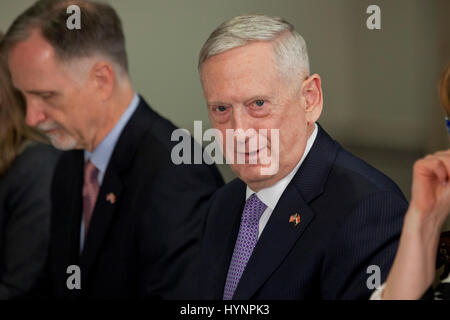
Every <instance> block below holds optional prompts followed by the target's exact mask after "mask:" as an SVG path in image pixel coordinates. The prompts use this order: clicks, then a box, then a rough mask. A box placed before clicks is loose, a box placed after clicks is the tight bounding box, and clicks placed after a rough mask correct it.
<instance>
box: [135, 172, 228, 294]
mask: <svg viewBox="0 0 450 320" xmlns="http://www.w3.org/2000/svg"><path fill="white" fill-rule="evenodd" d="M217 174H218V172H217V171H216V170H213V169H212V168H211V167H207V166H205V165H180V166H170V167H168V168H167V169H165V170H162V171H160V172H158V173H157V174H156V175H155V177H154V179H152V181H151V183H150V185H149V187H148V189H147V190H146V192H147V193H148V195H149V198H150V195H151V199H152V200H151V201H152V202H151V204H150V206H149V208H150V209H149V210H148V211H146V212H143V213H142V220H141V224H140V226H139V235H140V240H139V242H140V244H139V248H140V255H139V256H140V258H141V259H142V261H141V262H140V263H139V265H140V270H141V271H140V280H139V281H140V283H141V284H142V288H141V296H143V297H145V298H162V299H195V298H198V293H197V287H198V276H199V274H198V268H199V253H200V252H199V246H200V239H201V236H202V232H203V226H204V222H205V219H206V213H207V205H208V201H209V199H210V198H211V196H212V195H213V193H214V192H215V190H216V189H217V188H218V187H220V186H221V185H222V184H223V180H222V178H221V177H220V176H217Z"/></svg>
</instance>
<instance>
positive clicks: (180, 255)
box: [5, 0, 222, 299]
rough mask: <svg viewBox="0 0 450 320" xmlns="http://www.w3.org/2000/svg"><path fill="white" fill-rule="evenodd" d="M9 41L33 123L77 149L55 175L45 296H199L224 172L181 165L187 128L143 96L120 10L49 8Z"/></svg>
mask: <svg viewBox="0 0 450 320" xmlns="http://www.w3.org/2000/svg"><path fill="white" fill-rule="evenodd" d="M70 5H77V6H78V7H79V8H80V12H81V28H80V29H74V30H69V29H68V28H67V25H66V22H67V19H68V14H67V8H68V7H69V6H70ZM5 43H6V46H7V49H8V53H9V55H8V61H9V67H10V70H11V75H12V80H13V83H14V85H15V87H16V88H17V89H19V90H20V91H21V92H22V93H23V95H24V96H25V98H26V101H27V114H26V121H27V123H28V124H29V125H30V126H32V127H37V128H39V129H41V130H43V131H44V132H45V133H46V134H47V135H48V137H49V138H50V140H51V142H52V144H53V145H54V146H55V147H56V148H58V149H61V150H67V152H65V154H64V155H63V156H62V158H61V160H60V161H59V164H58V166H57V168H56V172H55V176H54V180H53V188H52V190H53V191H52V199H53V212H52V220H51V237H50V248H49V257H48V259H47V265H46V272H45V274H44V277H43V279H42V281H40V285H39V288H38V289H37V291H39V292H46V293H47V294H49V295H50V296H52V297H57V298H79V297H82V298H135V297H150V298H166V299H182V298H193V297H195V292H194V291H193V288H194V282H195V281H196V271H197V268H198V265H197V261H198V259H197V254H198V242H199V238H200V232H201V227H202V226H203V219H204V214H205V203H206V201H207V200H208V199H209V198H210V196H211V195H212V194H213V192H214V191H215V190H216V189H217V188H218V187H219V186H220V185H221V184H222V178H221V177H220V174H219V173H218V171H217V169H216V168H215V167H213V166H206V165H195V166H188V165H179V166H176V165H174V164H173V163H172V161H171V157H170V154H171V149H172V144H173V143H172V142H171V140H170V137H171V133H172V131H173V130H175V129H176V128H175V126H174V125H172V124H171V123H170V122H169V121H168V120H166V119H164V118H163V117H161V116H160V115H158V114H157V113H156V112H154V111H153V110H152V109H151V108H150V107H149V106H148V105H147V103H146V102H145V101H144V99H143V98H142V97H140V96H139V95H137V94H136V93H135V91H134V89H133V87H132V84H131V81H130V77H129V74H128V64H127V54H126V50H125V39H124V34H123V31H122V25H121V21H120V18H119V17H118V16H117V14H116V12H115V11H114V9H113V8H111V7H110V6H109V5H106V4H100V3H95V2H90V1H57V0H48V1H46V0H42V1H37V2H36V3H35V4H34V5H32V6H31V7H30V8H29V9H27V10H26V11H25V12H24V13H23V14H21V15H20V16H19V17H18V18H17V19H16V20H15V21H14V22H13V24H12V26H11V27H10V29H9V31H8V33H7V35H6V38H5ZM191 141H192V140H191ZM77 268H79V271H80V273H81V283H77V280H76V275H77V272H78V271H77Z"/></svg>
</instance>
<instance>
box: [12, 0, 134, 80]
mask: <svg viewBox="0 0 450 320" xmlns="http://www.w3.org/2000/svg"><path fill="white" fill-rule="evenodd" d="M71 5H76V6H78V7H79V8H80V13H81V16H80V21H81V26H80V27H81V29H74V30H70V29H69V28H68V27H67V20H68V19H69V17H70V15H71V14H68V13H67V8H68V7H69V6H71ZM34 28H38V29H39V30H40V32H41V34H42V36H43V38H44V39H45V40H47V41H48V42H49V43H50V44H51V45H52V46H53V48H54V49H55V53H56V57H57V58H59V59H60V60H61V61H68V60H71V59H73V58H83V57H87V56H90V55H92V54H102V55H105V56H106V57H107V58H110V59H112V61H113V62H115V63H116V64H117V65H118V66H120V67H121V69H122V71H125V72H126V73H127V72H128V62H127V54H126V50H125V37H124V34H123V30H122V22H121V21H120V18H119V16H118V15H117V13H116V11H115V10H114V9H113V8H112V7H111V6H109V5H107V4H103V3H98V2H91V1H81V0H39V1H37V2H36V3H35V4H33V5H32V6H31V7H30V8H28V9H27V10H26V11H25V12H23V13H22V14H21V15H20V16H19V17H17V18H16V19H15V20H14V22H13V23H12V25H11V26H10V28H9V30H8V32H7V33H6V35H5V50H9V49H10V48H11V47H12V46H14V45H15V44H17V43H19V42H21V41H24V40H25V39H26V38H27V37H28V36H29V35H30V31H31V30H32V29H34Z"/></svg>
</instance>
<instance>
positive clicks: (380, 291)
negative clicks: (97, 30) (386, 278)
mask: <svg viewBox="0 0 450 320" xmlns="http://www.w3.org/2000/svg"><path fill="white" fill-rule="evenodd" d="M385 287H386V282H385V283H383V284H382V285H381V287H378V288H377V289H375V291H374V292H373V293H372V295H371V296H370V300H383V299H382V296H383V291H384V288H385Z"/></svg>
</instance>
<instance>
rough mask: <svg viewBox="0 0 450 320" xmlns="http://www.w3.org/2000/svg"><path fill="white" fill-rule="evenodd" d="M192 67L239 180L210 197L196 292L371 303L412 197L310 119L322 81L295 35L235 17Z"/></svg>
mask: <svg viewBox="0 0 450 320" xmlns="http://www.w3.org/2000/svg"><path fill="white" fill-rule="evenodd" d="M199 73H200V77H201V83H202V87H203V93H204V97H205V100H206V102H207V109H208V114H209V118H210V121H211V125H212V126H213V127H214V128H215V129H217V130H218V131H220V133H221V136H222V137H225V138H224V139H223V141H222V142H223V146H222V151H223V153H224V156H225V158H226V159H227V161H228V163H230V165H231V168H232V170H233V171H234V172H235V174H236V175H237V177H238V178H237V179H235V180H234V181H232V182H230V183H228V184H227V185H226V186H224V187H222V188H221V189H219V191H217V192H216V193H215V195H214V197H213V199H212V201H211V203H210V205H209V209H208V210H209V211H208V219H207V223H206V229H205V234H204V237H203V242H202V256H201V259H202V261H201V274H202V277H201V282H200V293H201V298H203V299H224V300H229V299H238V300H242V299H368V298H369V297H370V295H371V292H373V290H374V289H375V288H376V287H377V286H378V285H379V284H380V283H382V282H383V281H384V280H385V278H386V276H387V273H388V272H389V269H390V267H391V264H392V262H393V259H394V255H395V252H396V249H397V246H398V239H399V235H400V231H401V226H402V221H403V216H404V213H405V212H406V209H407V206H408V204H407V201H406V200H405V198H404V196H403V194H402V193H401V191H400V190H399V188H398V187H397V185H396V184H395V183H394V182H393V181H391V180H390V179H389V178H388V177H386V176H385V175H384V174H382V173H381V172H379V171H378V170H376V169H375V168H373V167H371V166H370V165H368V164H367V163H365V162H364V161H362V160H361V159H358V158H357V157H355V156H353V155H352V154H350V153H349V152H347V151H346V150H345V149H343V148H342V147H341V146H340V145H339V143H337V142H336V141H335V140H333V139H332V138H331V137H330V136H329V135H328V134H327V133H326V132H325V130H324V129H323V128H322V127H321V126H320V125H319V124H318V123H317V120H318V119H319V116H320V114H321V113H322V107H323V97H322V87H321V78H320V76H319V75H317V74H311V73H310V71H309V61H308V54H307V50H306V44H305V41H304V40H303V38H302V37H301V36H300V35H299V34H298V33H297V32H296V31H295V30H294V27H293V26H292V24H290V23H289V22H287V21H285V20H284V19H282V18H278V17H269V16H264V15H244V16H238V17H234V18H232V19H230V20H228V21H226V22H224V23H223V24H222V25H220V26H219V27H218V28H217V29H216V30H215V31H214V32H213V33H212V34H211V35H210V37H209V38H208V40H207V41H206V43H205V44H204V46H203V48H202V49H201V52H200V57H199ZM230 132H232V133H234V134H229V133H230ZM242 132H245V134H242ZM261 132H263V133H261ZM227 133H228V134H227ZM273 133H276V134H273ZM230 139H231V140H232V141H230ZM255 140H257V143H251V142H252V141H255ZM230 145H232V146H235V145H237V147H236V148H234V147H233V148H229V146H230ZM239 146H240V147H239ZM263 155H265V157H264V156H263ZM239 157H240V158H241V159H244V160H245V161H240V162H239V161H233V160H235V159H236V158H239ZM267 157H268V158H269V159H270V161H269V162H267V161H266V160H267ZM263 160H264V161H263ZM274 161H277V163H276V164H275V165H274V163H273V162H274ZM268 167H272V168H276V170H272V171H270V172H267V171H265V170H264V169H267V168H268Z"/></svg>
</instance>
